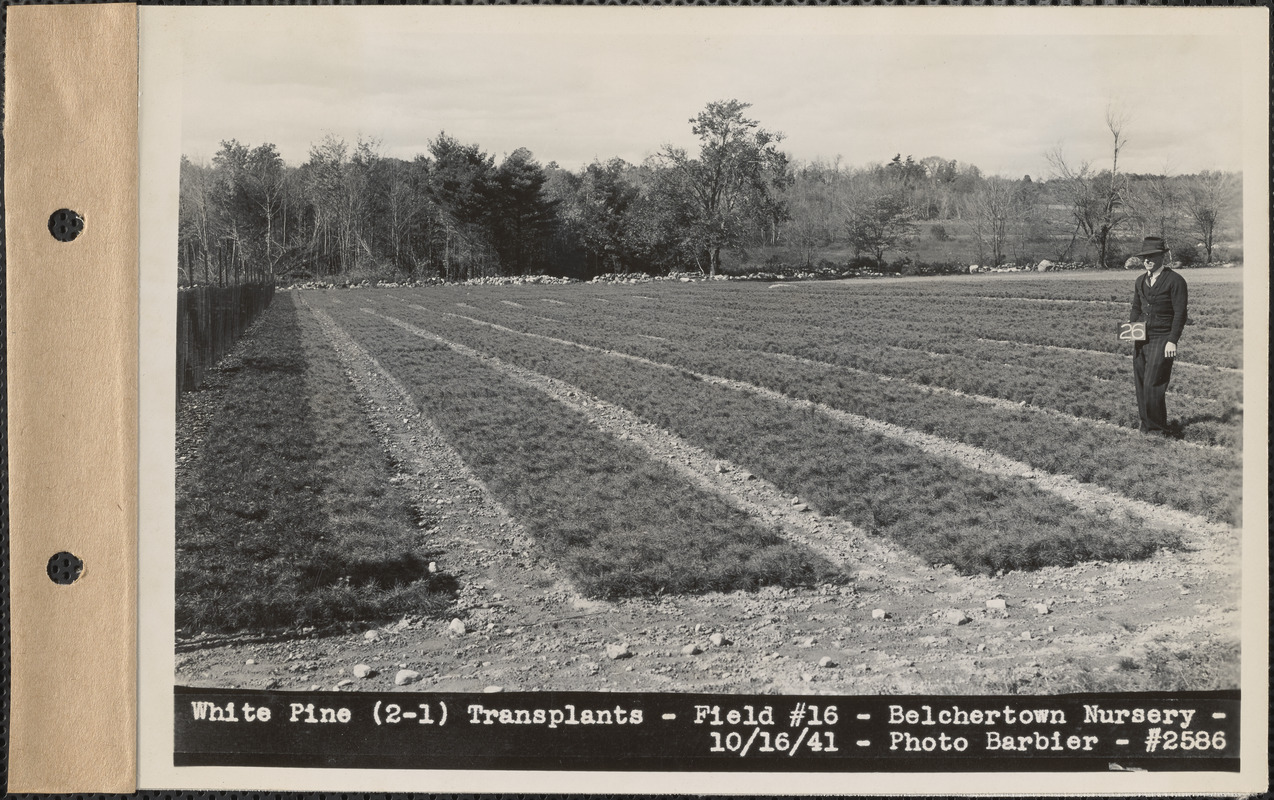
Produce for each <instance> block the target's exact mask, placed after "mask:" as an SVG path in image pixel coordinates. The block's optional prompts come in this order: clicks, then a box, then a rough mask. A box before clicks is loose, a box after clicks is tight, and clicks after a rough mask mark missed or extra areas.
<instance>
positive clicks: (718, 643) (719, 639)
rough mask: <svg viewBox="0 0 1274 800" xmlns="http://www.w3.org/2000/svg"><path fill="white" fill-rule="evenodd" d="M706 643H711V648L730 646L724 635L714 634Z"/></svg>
mask: <svg viewBox="0 0 1274 800" xmlns="http://www.w3.org/2000/svg"><path fill="white" fill-rule="evenodd" d="M708 641H710V642H712V646H713V647H724V646H726V645H728V644H730V640H729V639H727V638H726V637H725V634H724V633H714V634H712V635H711V636H709V637H708Z"/></svg>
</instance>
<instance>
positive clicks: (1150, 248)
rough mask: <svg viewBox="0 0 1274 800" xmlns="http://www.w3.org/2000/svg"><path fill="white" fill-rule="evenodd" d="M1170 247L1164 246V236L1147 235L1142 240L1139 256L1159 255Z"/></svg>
mask: <svg viewBox="0 0 1274 800" xmlns="http://www.w3.org/2000/svg"><path fill="white" fill-rule="evenodd" d="M1167 251H1168V248H1166V247H1164V246H1163V237H1162V236H1147V237H1146V238H1145V239H1143V240H1142V242H1141V252H1140V253H1138V254H1137V256H1138V257H1139V258H1140V257H1144V256H1157V255H1159V254H1160V253H1166V252H1167Z"/></svg>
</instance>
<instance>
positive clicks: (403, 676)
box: [394, 669, 420, 686]
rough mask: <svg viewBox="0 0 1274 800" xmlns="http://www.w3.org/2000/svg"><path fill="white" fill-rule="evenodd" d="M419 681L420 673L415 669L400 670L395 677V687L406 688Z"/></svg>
mask: <svg viewBox="0 0 1274 800" xmlns="http://www.w3.org/2000/svg"><path fill="white" fill-rule="evenodd" d="M418 680H420V673H419V672H417V671H415V670H414V669H400V670H398V673H397V674H396V675H394V685H395V686H406V685H407V684H409V683H415V682H416V681H418Z"/></svg>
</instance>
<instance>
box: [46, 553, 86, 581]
mask: <svg viewBox="0 0 1274 800" xmlns="http://www.w3.org/2000/svg"><path fill="white" fill-rule="evenodd" d="M48 569H49V580H51V581H53V582H54V583H57V584H61V585H62V586H69V585H71V584H72V583H75V581H76V579H77V578H79V577H80V573H82V572H83V571H84V562H83V561H81V560H79V559H78V558H76V557H75V556H74V555H72V554H70V553H66V552H62V553H57V554H56V555H54V556H53V558H50V559H49V567H48Z"/></svg>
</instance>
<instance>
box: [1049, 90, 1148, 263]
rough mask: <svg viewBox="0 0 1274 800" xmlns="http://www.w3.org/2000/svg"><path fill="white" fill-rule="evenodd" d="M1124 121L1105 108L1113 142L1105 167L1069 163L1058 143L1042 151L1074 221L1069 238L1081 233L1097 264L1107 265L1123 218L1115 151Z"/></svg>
mask: <svg viewBox="0 0 1274 800" xmlns="http://www.w3.org/2000/svg"><path fill="white" fill-rule="evenodd" d="M1126 124H1127V117H1126V116H1124V115H1122V114H1119V113H1116V112H1115V111H1113V110H1110V109H1108V110H1107V111H1106V129H1107V130H1108V131H1110V135H1111V139H1112V145H1113V147H1112V151H1113V152H1112V156H1111V162H1110V169H1109V170H1095V169H1094V168H1093V166H1092V164H1091V163H1090V162H1088V161H1084V162H1081V163H1080V164H1079V165H1078V166H1072V165H1071V164H1070V163H1069V162H1068V161H1067V160H1066V158H1065V156H1064V155H1063V153H1062V148H1061V147H1060V146H1058V147H1056V148H1054V149H1052V150H1050V151H1049V152H1048V153H1047V154H1046V155H1047V158H1048V162H1049V165H1050V166H1052V168H1053V172H1054V174H1055V175H1056V177H1058V178H1060V179H1061V180H1062V183H1063V186H1064V187H1065V191H1066V196H1067V198H1066V199H1067V202H1068V205H1069V206H1070V212H1071V219H1072V221H1073V222H1074V223H1075V229H1074V233H1073V234H1072V241H1073V240H1074V239H1075V238H1077V237H1079V236H1080V235H1082V236H1083V237H1084V240H1085V242H1086V243H1087V244H1088V246H1089V248H1091V249H1092V251H1093V252H1094V253H1095V254H1096V261H1097V264H1098V265H1099V266H1101V267H1106V266H1109V265H1108V264H1107V258H1108V257H1109V255H1110V253H1111V249H1112V248H1111V245H1112V244H1113V242H1114V238H1115V233H1116V231H1117V230H1118V229H1119V227H1120V226H1121V225H1123V223H1124V221H1125V220H1126V219H1127V211H1126V208H1125V195H1126V188H1127V187H1126V184H1127V181H1126V180H1125V179H1124V177H1123V176H1122V175H1120V174H1119V154H1120V152H1121V151H1122V150H1123V149H1124V147H1126V146H1127V144H1128V140H1127V139H1126V138H1125V137H1124V127H1125V125H1126Z"/></svg>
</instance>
